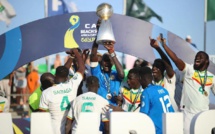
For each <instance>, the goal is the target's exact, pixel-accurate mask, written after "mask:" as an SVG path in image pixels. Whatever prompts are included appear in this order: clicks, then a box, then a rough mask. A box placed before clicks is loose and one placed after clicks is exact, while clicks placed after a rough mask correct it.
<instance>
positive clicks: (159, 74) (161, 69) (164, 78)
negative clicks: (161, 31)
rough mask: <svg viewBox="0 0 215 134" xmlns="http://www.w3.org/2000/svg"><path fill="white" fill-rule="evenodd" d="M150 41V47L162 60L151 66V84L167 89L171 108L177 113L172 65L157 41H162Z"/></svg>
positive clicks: (156, 60) (159, 39) (161, 40)
mask: <svg viewBox="0 0 215 134" xmlns="http://www.w3.org/2000/svg"><path fill="white" fill-rule="evenodd" d="M149 39H150V45H151V46H152V47H153V48H154V49H156V50H157V52H158V53H159V54H160V56H161V58H162V59H155V61H154V63H153V66H152V75H153V84H155V85H160V86H162V87H164V88H165V89H167V91H168V92H169V96H170V101H171V103H172V106H173V108H174V110H175V111H178V106H177V104H176V102H175V99H174V96H175V82H176V77H175V72H174V70H173V68H172V65H171V63H170V60H169V59H168V57H167V56H166V54H165V53H164V52H163V50H162V49H161V48H160V46H159V44H158V41H160V42H161V43H163V39H161V37H158V41H157V40H155V39H151V37H149Z"/></svg>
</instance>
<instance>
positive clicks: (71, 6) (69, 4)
mask: <svg viewBox="0 0 215 134" xmlns="http://www.w3.org/2000/svg"><path fill="white" fill-rule="evenodd" d="M63 2H64V4H65V5H66V8H67V11H68V13H72V12H77V11H78V8H77V6H76V4H75V3H74V2H73V0H63Z"/></svg>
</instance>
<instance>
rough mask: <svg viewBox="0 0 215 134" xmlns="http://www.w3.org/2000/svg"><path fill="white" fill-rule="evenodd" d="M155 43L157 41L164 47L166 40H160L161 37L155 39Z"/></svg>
mask: <svg viewBox="0 0 215 134" xmlns="http://www.w3.org/2000/svg"><path fill="white" fill-rule="evenodd" d="M157 41H159V42H160V43H161V44H162V46H163V45H166V39H165V38H161V36H158V37H157Z"/></svg>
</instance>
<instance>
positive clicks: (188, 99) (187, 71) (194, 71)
mask: <svg viewBox="0 0 215 134" xmlns="http://www.w3.org/2000/svg"><path fill="white" fill-rule="evenodd" d="M163 48H164V49H165V51H166V52H167V54H168V55H169V57H170V58H171V59H172V61H173V62H174V63H175V64H176V66H177V67H178V69H179V70H180V71H182V72H183V79H184V81H183V82H184V83H183V90H182V99H181V105H182V106H183V107H184V110H183V113H184V134H189V133H190V124H191V120H192V118H193V117H194V116H195V115H196V114H198V113H200V112H202V111H206V110H209V94H210V90H212V92H213V93H214V94H215V76H214V75H213V74H212V73H210V72H209V71H207V69H208V66H209V56H208V54H207V53H205V52H203V51H199V52H198V53H197V54H196V56H195V59H194V64H188V63H185V62H184V61H182V60H181V59H180V58H178V57H177V55H176V54H175V53H174V52H173V51H172V50H171V49H170V48H169V47H168V46H167V45H166V43H164V44H163Z"/></svg>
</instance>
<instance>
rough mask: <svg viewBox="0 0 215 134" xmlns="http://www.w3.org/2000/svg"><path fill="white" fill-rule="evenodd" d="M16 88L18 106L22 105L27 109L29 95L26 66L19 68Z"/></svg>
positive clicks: (16, 73) (16, 75) (16, 74)
mask: <svg viewBox="0 0 215 134" xmlns="http://www.w3.org/2000/svg"><path fill="white" fill-rule="evenodd" d="M14 75H15V79H16V82H15V86H16V93H17V97H16V102H17V103H18V105H22V106H23V107H25V104H26V101H27V96H26V95H27V94H26V90H27V89H26V88H27V80H26V77H25V76H26V68H25V66H22V67H20V68H18V69H17V70H16V71H15V74H14ZM17 108H21V106H18V107H17Z"/></svg>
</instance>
